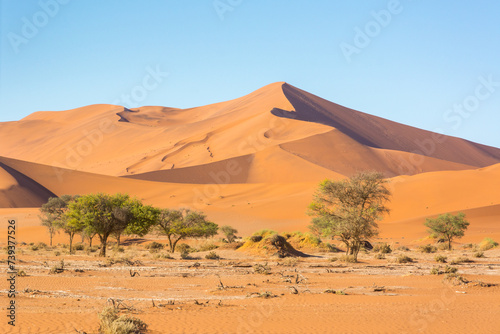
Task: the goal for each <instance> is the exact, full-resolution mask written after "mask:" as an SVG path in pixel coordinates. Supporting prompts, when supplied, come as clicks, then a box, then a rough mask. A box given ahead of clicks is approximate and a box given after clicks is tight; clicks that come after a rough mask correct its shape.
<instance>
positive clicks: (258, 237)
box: [250, 235, 262, 242]
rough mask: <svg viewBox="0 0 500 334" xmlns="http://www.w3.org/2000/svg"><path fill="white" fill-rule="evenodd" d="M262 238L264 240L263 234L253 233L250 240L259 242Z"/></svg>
mask: <svg viewBox="0 0 500 334" xmlns="http://www.w3.org/2000/svg"><path fill="white" fill-rule="evenodd" d="M261 240H262V236H261V235H252V236H251V237H250V241H252V242H259V241H261Z"/></svg>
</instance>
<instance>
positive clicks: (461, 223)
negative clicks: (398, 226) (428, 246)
mask: <svg viewBox="0 0 500 334" xmlns="http://www.w3.org/2000/svg"><path fill="white" fill-rule="evenodd" d="M424 225H425V226H427V227H428V228H429V229H428V230H427V232H429V234H430V235H431V237H433V238H441V239H444V240H446V241H447V242H448V249H450V250H451V242H452V241H453V239H455V238H461V237H463V236H464V233H465V230H467V227H468V226H469V222H468V221H467V220H466V219H465V214H464V213H463V212H459V213H458V214H457V215H452V214H450V213H446V214H443V215H440V216H439V217H437V218H435V219H431V218H427V220H426V221H425V223H424Z"/></svg>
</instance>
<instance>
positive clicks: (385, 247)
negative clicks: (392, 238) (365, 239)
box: [373, 242, 392, 254]
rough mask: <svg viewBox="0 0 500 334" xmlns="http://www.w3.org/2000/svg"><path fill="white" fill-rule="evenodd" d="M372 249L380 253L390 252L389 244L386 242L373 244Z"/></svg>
mask: <svg viewBox="0 0 500 334" xmlns="http://www.w3.org/2000/svg"><path fill="white" fill-rule="evenodd" d="M373 251H374V252H377V253H380V254H389V253H392V249H391V245H389V244H388V243H387V242H379V243H377V244H376V245H375V246H373Z"/></svg>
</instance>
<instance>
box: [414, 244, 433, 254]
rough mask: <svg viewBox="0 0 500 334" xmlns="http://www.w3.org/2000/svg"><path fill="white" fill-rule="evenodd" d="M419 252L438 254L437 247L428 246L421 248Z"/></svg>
mask: <svg viewBox="0 0 500 334" xmlns="http://www.w3.org/2000/svg"><path fill="white" fill-rule="evenodd" d="M418 250H419V251H420V252H422V253H436V252H437V247H436V246H432V245H429V244H428V245H422V246H419V247H418Z"/></svg>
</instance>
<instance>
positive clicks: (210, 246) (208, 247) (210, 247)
mask: <svg viewBox="0 0 500 334" xmlns="http://www.w3.org/2000/svg"><path fill="white" fill-rule="evenodd" d="M218 247H219V246H217V245H215V244H212V243H205V244H203V245H201V246H200V252H206V251H211V250H214V249H217V248H218Z"/></svg>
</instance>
